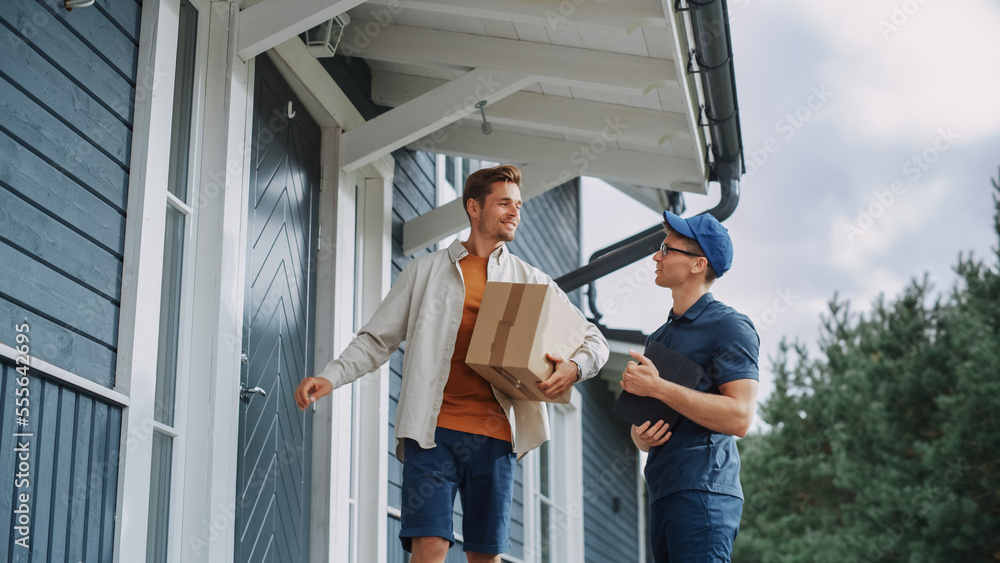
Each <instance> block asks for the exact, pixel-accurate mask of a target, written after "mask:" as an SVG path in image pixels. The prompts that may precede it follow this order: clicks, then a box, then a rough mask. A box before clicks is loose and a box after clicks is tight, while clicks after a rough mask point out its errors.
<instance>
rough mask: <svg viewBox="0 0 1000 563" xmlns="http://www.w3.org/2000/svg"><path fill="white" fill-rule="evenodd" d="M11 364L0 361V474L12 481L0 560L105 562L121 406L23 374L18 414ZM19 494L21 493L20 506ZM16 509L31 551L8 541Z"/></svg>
mask: <svg viewBox="0 0 1000 563" xmlns="http://www.w3.org/2000/svg"><path fill="white" fill-rule="evenodd" d="M29 334H30V333H29ZM15 367H16V366H15V365H14V364H11V363H9V362H7V361H0V372H2V375H3V379H2V382H0V388H2V389H0V432H2V434H0V478H2V479H3V481H4V482H5V483H9V484H13V487H12V489H11V490H9V491H8V493H7V494H4V495H0V525H2V526H3V529H4V530H8V531H9V532H10V533H9V541H8V542H7V543H6V545H5V546H4V548H3V549H2V550H0V553H3V555H4V556H3V557H0V560H3V561H11V562H20V561H25V562H26V561H88V562H90V561H94V562H105V561H111V559H112V554H113V551H114V531H115V505H116V502H117V486H118V458H119V455H120V451H121V424H122V410H121V408H120V407H118V406H117V405H111V404H108V403H106V402H104V401H102V400H97V399H94V398H92V397H90V396H88V395H86V394H84V393H80V392H77V391H75V390H73V389H71V388H68V387H64V386H61V385H59V384H57V383H55V382H53V381H51V380H48V379H44V378H41V377H37V375H38V374H36V373H33V372H32V371H29V377H28V379H29V384H28V386H27V389H28V394H27V395H24V396H26V397H27V398H28V403H27V407H26V408H27V409H28V411H27V416H26V417H21V416H20V415H21V414H24V413H21V412H15V411H16V409H17V408H18V407H17V405H16V404H15V400H16V399H17V398H18V396H17V394H16V391H17V389H20V388H21V386H20V385H19V384H18V382H17V380H18V379H19V374H18V373H17V371H15ZM22 398H23V397H22ZM20 418H25V419H26V420H27V421H28V425H27V426H24V427H22V426H20V425H19V424H18V422H19V419H20ZM16 433H23V434H31V435H30V436H27V437H21V436H15V434H16ZM15 448H18V450H20V451H16V450H15ZM24 457H26V458H27V459H26V460H25V459H24ZM22 462H24V463H26V464H27V471H24V469H25V465H21V464H22ZM19 474H20V475H19ZM22 477H23V478H24V480H23V481H22V480H21V479H22ZM22 484H23V485H25V486H24V487H19V486H18V485H22ZM21 494H26V495H28V502H27V503H23V506H22V503H21V502H20V495H21ZM15 509H17V510H19V511H21V512H22V514H23V515H26V516H27V522H28V526H27V527H28V529H29V531H30V535H29V540H28V544H29V546H30V551H29V549H25V548H24V547H23V546H22V545H18V544H16V543H15V541H16V540H17V539H18V538H19V537H21V536H20V535H19V534H18V533H16V532H15V530H14V527H15V526H17V525H19V522H18V521H17V520H16V519H15V518H21V517H22V514H15V513H14V510H15ZM22 523H23V521H22Z"/></svg>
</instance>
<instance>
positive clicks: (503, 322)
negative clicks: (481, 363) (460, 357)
mask: <svg viewBox="0 0 1000 563" xmlns="http://www.w3.org/2000/svg"><path fill="white" fill-rule="evenodd" d="M523 298H524V284H514V285H513V286H511V288H510V295H508V296H507V306H506V307H504V310H503V316H502V317H501V318H500V322H499V323H498V324H497V331H496V334H494V335H493V346H492V348H491V349H490V367H491V368H492V369H493V371H494V372H496V374H497V375H499V376H500V377H502V378H504V379H506V380H507V381H509V382H510V384H511V385H513V386H514V388H515V389H518V390H521V391H522V392H524V389H526V388H525V387H524V384H523V383H521V382H520V381H518V380H517V378H516V377H514V376H513V375H511V374H510V373H509V372H508V371H507V370H505V369H503V368H502V367H496V366H499V365H501V364H503V353H504V351H505V350H506V349H507V338H509V337H510V331H511V330H512V329H513V328H514V321H515V320H517V312H518V311H519V310H520V309H521V300H522V299H523Z"/></svg>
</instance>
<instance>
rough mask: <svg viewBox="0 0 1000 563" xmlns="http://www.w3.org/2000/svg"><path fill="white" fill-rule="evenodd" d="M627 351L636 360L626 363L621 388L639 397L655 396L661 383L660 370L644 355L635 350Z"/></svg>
mask: <svg viewBox="0 0 1000 563" xmlns="http://www.w3.org/2000/svg"><path fill="white" fill-rule="evenodd" d="M628 353H629V354H631V355H632V357H633V358H635V359H636V361H635V362H629V363H628V364H626V366H625V373H623V374H622V382H621V386H622V389H624V390H626V391H628V392H629V393H632V394H633V395H639V396H640V397H656V395H657V393H658V392H659V390H660V387H661V386H662V384H663V380H662V379H660V372H659V371H657V370H656V366H654V365H653V362H651V361H650V360H649V358H647V357H646V356H643V355H642V354H640V353H639V352H636V351H635V350H629V351H628Z"/></svg>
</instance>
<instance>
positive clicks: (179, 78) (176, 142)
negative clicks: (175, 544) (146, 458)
mask: <svg viewBox="0 0 1000 563" xmlns="http://www.w3.org/2000/svg"><path fill="white" fill-rule="evenodd" d="M178 18H179V20H178V36H177V66H176V74H175V82H174V99H173V118H172V119H173V122H172V124H171V139H170V168H169V175H168V178H167V189H168V193H167V206H166V209H165V210H164V213H166V216H167V217H166V232H165V239H164V246H163V278H162V286H161V287H162V290H161V291H162V298H161V301H160V316H159V320H160V330H159V335H160V339H159V344H158V350H157V366H156V402H155V404H154V408H153V464H152V472H151V475H150V479H151V481H150V489H149V513H148V518H149V537H148V540H147V543H146V561H147V562H150V563H159V562H166V561H168V560H169V558H170V545H171V543H172V542H171V541H170V533H171V529H170V522H171V499H172V496H171V489H172V488H174V486H175V485H176V484H175V483H173V476H174V475H175V473H176V474H179V473H180V472H179V471H178V472H175V471H174V468H175V467H176V466H177V465H176V464H177V463H178V458H179V452H180V451H181V449H182V447H181V445H180V444H181V443H182V440H183V436H184V431H183V427H184V426H185V425H184V423H183V420H184V416H183V413H179V412H177V410H178V409H177V407H178V404H179V403H178V401H177V397H178V389H179V386H180V384H182V383H183V377H182V374H181V372H180V370H179V369H178V366H180V365H182V363H181V359H180V356H181V354H182V347H181V346H180V345H179V343H180V341H181V333H182V331H181V327H182V320H183V319H182V312H183V311H185V310H186V308H185V307H183V300H184V299H185V298H186V297H187V296H186V295H185V292H184V291H183V286H184V279H185V278H184V275H185V271H184V270H185V268H184V263H185V261H186V259H187V255H188V252H187V248H188V246H189V242H190V241H191V239H192V238H193V237H192V236H191V233H190V229H191V225H192V223H193V222H192V221H191V214H192V207H191V204H190V202H191V201H192V199H193V198H192V192H193V191H194V190H192V189H191V175H192V173H193V169H194V166H192V162H191V155H192V154H193V151H192V115H193V110H194V98H195V86H194V85H195V66H196V61H195V52H196V43H197V41H196V39H197V35H198V11H197V10H196V9H195V7H194V6H192V5H191V3H190V2H188V0H182V2H181V4H180V11H179V15H178Z"/></svg>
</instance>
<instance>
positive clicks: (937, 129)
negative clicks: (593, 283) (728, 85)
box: [583, 0, 1000, 400]
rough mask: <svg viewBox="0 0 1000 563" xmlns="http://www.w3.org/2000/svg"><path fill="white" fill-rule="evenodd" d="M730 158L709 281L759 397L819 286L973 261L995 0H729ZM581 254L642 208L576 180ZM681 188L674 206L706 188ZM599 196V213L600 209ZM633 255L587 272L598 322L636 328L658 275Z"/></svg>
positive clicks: (807, 328) (998, 66)
mask: <svg viewBox="0 0 1000 563" xmlns="http://www.w3.org/2000/svg"><path fill="white" fill-rule="evenodd" d="M729 12H730V27H731V33H732V39H733V50H734V65H735V69H736V84H737V96H738V100H739V107H740V122H741V128H742V136H743V147H744V156H745V161H746V168H747V172H746V174H745V175H744V177H743V179H742V183H741V198H740V203H739V206H738V208H737V209H736V212H735V213H734V214H733V216H732V217H730V218H729V219H728V220H726V221H725V223H724V224H725V225H726V226H727V228H728V229H729V231H730V234H731V236H732V238H733V244H734V254H735V257H734V261H733V268H732V270H730V272H728V273H727V274H726V275H724V276H723V277H722V278H720V279H719V280H718V281H717V282H716V284H715V285H714V286H713V288H712V293H713V295H714V296H715V297H716V298H717V299H719V300H721V301H723V302H725V303H726V304H728V305H731V306H733V307H735V308H736V309H738V310H739V311H741V312H743V313H745V314H746V315H748V316H749V317H750V318H751V319H753V320H754V323H755V325H756V327H757V329H758V332H759V333H760V336H761V358H760V367H761V387H760V392H759V394H758V398H759V399H761V400H763V399H764V398H766V396H767V395H768V394H769V393H770V392H771V391H772V390H773V375H772V374H773V370H772V361H771V358H773V357H774V356H775V354H776V352H777V349H778V345H779V343H780V341H781V340H782V338H787V339H789V340H795V339H798V340H800V341H802V342H804V343H806V344H809V345H810V347H811V349H812V350H813V351H815V350H816V349H817V348H816V346H815V343H816V341H817V340H818V337H819V335H820V323H821V315H822V314H823V313H824V312H825V311H826V310H827V303H828V302H829V301H830V299H831V298H832V297H833V296H834V295H835V294H836V295H838V296H839V297H840V298H841V299H846V300H849V301H850V302H851V309H852V310H854V311H857V312H861V313H863V312H865V311H867V310H869V309H870V307H871V304H872V302H873V300H875V299H876V298H877V297H878V296H879V294H883V295H885V296H886V297H887V298H890V299H891V298H892V297H895V296H897V295H899V294H900V293H901V292H902V291H903V289H904V288H905V287H906V286H907V285H908V284H909V283H910V281H911V280H912V279H913V278H914V277H922V276H923V275H924V274H925V273H926V274H927V275H928V276H929V280H930V281H931V283H932V284H933V286H934V287H935V288H936V289H937V290H938V291H947V290H948V289H949V288H950V287H951V286H952V285H953V284H954V283H955V281H956V279H957V278H956V275H955V273H954V271H953V269H952V268H953V266H954V265H955V263H956V262H957V257H958V254H959V252H963V253H968V252H970V251H971V252H972V253H973V254H974V255H975V256H976V257H979V258H981V259H991V260H993V262H992V263H994V264H995V258H994V257H995V255H993V257H991V253H992V250H991V248H994V247H996V245H997V240H996V234H995V233H994V232H993V230H992V227H993V221H992V217H993V199H992V194H993V193H994V192H993V189H992V186H991V184H990V179H991V178H996V177H997V174H998V170H1000V2H996V1H995V0H949V1H948V2H944V0H905V1H904V0H895V1H887V0H845V1H842V2H819V1H815V0H813V1H808V2H803V1H802V0H729ZM583 186H584V190H585V192H584V193H585V197H584V207H583V230H584V237H583V252H584V254H583V255H584V257H585V259H586V258H587V257H589V256H590V254H591V253H592V252H593V251H595V250H597V249H600V248H602V247H604V246H607V245H609V244H612V243H614V242H617V241H619V240H621V239H622V238H625V237H626V236H628V235H631V234H634V233H635V232H638V231H641V230H643V229H645V228H648V227H650V226H652V225H654V224H656V223H657V222H658V221H659V217H658V215H657V214H656V213H655V212H654V211H652V210H650V209H648V208H646V207H643V206H641V205H639V204H638V203H636V202H634V201H633V200H631V199H629V198H627V197H626V196H624V195H622V194H621V193H620V192H618V191H617V190H615V189H613V188H611V187H609V186H607V185H606V184H604V183H603V182H601V181H600V180H595V179H590V178H586V179H584V184H583ZM718 199H719V192H718V186H717V185H714V184H713V185H712V186H711V187H710V192H709V195H707V196H705V195H697V194H687V195H686V196H685V202H686V204H687V211H686V212H685V213H684V216H690V215H694V214H697V213H699V212H701V211H704V210H706V209H709V208H711V207H713V206H715V204H716V203H717V202H718ZM609 209H613V210H614V211H613V212H608V211H607V210H609ZM652 279H653V262H652V260H651V259H649V258H646V259H643V260H641V261H640V262H637V263H636V264H633V265H631V266H628V267H626V268H623V269H622V270H620V271H619V272H617V273H615V274H612V275H609V276H607V277H605V278H603V279H602V280H600V281H599V282H598V305H599V309H601V312H602V313H604V315H605V316H604V319H603V322H604V324H606V325H608V326H610V327H614V328H630V329H640V330H643V331H644V332H646V333H647V334H648V333H649V332H651V331H652V330H654V329H656V328H657V327H658V326H659V325H661V324H662V323H663V322H664V321H665V320H666V314H667V311H668V310H669V307H670V292H669V290H665V289H661V288H658V287H656V286H655V285H653V282H652Z"/></svg>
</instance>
